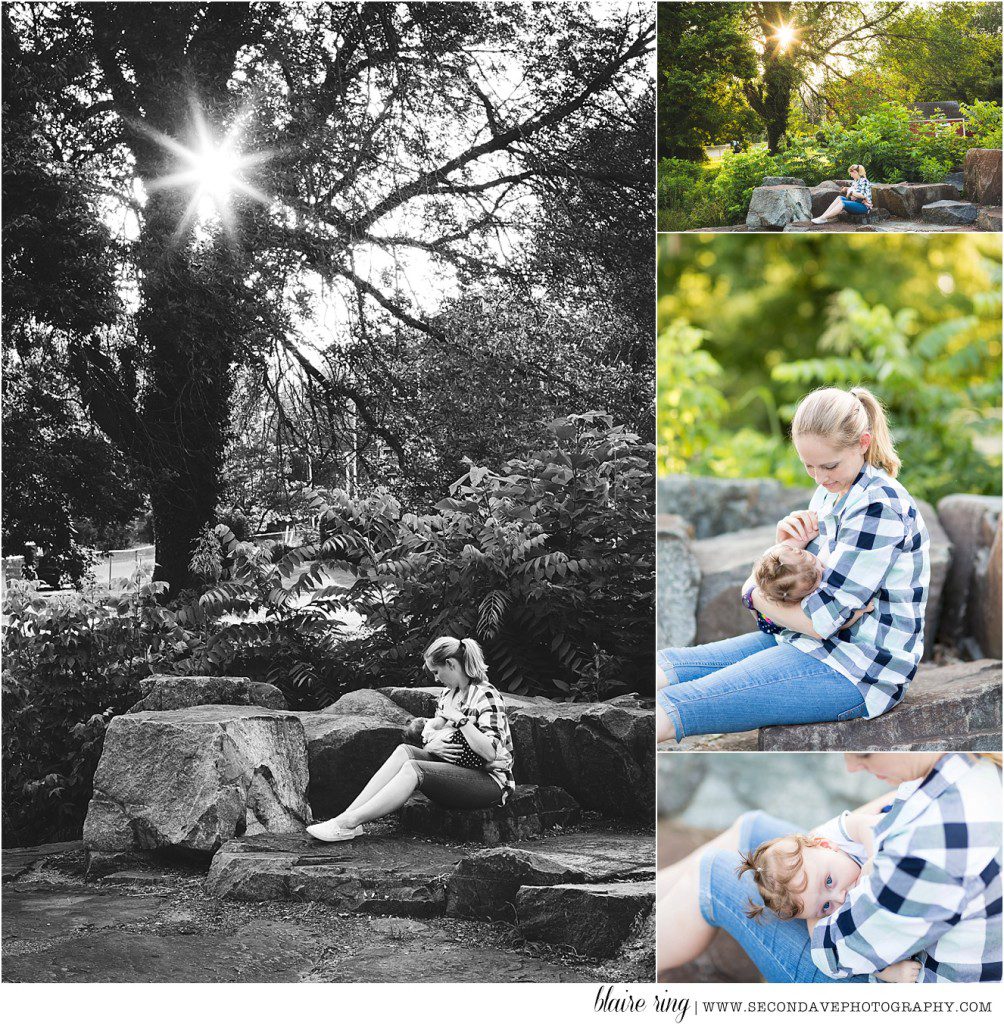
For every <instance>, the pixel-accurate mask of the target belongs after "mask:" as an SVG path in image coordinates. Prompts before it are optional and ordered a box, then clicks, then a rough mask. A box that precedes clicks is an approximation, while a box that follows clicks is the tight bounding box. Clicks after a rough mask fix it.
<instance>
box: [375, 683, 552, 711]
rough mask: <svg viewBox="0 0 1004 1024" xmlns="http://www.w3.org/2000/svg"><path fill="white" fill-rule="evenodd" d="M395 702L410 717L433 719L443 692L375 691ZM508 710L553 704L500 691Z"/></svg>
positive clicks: (393, 688)
mask: <svg viewBox="0 0 1004 1024" xmlns="http://www.w3.org/2000/svg"><path fill="white" fill-rule="evenodd" d="M374 692H376V693H379V694H382V695H383V696H384V697H386V698H387V699H388V700H391V701H393V702H394V703H395V704H397V705H398V707H401V708H403V709H404V710H405V711H406V712H408V714H409V715H414V716H415V717H416V718H431V717H432V716H433V714H434V713H435V711H436V701H437V700H438V699H439V695H440V694H441V693H442V692H443V688H442V687H441V686H381V687H380V688H379V689H377V690H376V691H374ZM499 695H500V696H501V697H502V699H503V700H504V701H505V705H506V707H507V708H527V707H536V706H538V705H543V704H553V703H554V701H553V700H551V698H550V697H537V696H526V695H524V694H517V693H506V691H505V690H499Z"/></svg>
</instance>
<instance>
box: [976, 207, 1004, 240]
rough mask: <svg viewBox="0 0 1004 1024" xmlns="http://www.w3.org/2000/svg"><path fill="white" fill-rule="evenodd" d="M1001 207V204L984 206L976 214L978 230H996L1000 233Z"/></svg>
mask: <svg viewBox="0 0 1004 1024" xmlns="http://www.w3.org/2000/svg"><path fill="white" fill-rule="evenodd" d="M1001 224H1002V221H1001V208H1000V207H999V206H983V207H980V212H979V213H978V214H977V215H976V230H977V231H994V232H997V233H998V234H999V233H1000V230H1001Z"/></svg>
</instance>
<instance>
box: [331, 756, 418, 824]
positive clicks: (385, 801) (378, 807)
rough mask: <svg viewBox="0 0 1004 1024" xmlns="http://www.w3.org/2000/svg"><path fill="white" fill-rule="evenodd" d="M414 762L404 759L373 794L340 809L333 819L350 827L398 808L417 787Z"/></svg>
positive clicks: (372, 819)
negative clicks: (346, 807) (352, 805)
mask: <svg viewBox="0 0 1004 1024" xmlns="http://www.w3.org/2000/svg"><path fill="white" fill-rule="evenodd" d="M415 764H416V762H414V761H405V763H404V764H402V765H401V766H400V767H399V768H398V770H397V773H396V774H395V775H394V777H393V778H392V779H391V780H390V781H389V782H388V783H387V784H386V785H385V786H384V787H383V788H382V789H381V790H380V791H379V792H378V793H377V794H376V795H375V796H372V797H370V799H369V800H367V801H366V802H365V803H362V804H359V805H357V806H356V807H355V808H354V809H352V810H346V811H342V813H341V814H339V815H338V817H337V818H336V819H335V820H336V821H337V822H338V824H339V825H340V826H341V827H342V828H346V829H351V828H355V827H356V826H357V825H365V824H366V822H368V821H375V820H376V819H377V818H382V817H383V816H384V815H385V814H390V813H391V811H396V810H399V809H400V808H401V807H403V806H404V805H405V804H406V803H407V802H408V798H409V797H410V796H411V795H412V793H414V792H415V790H416V789H418V772H417V771H416V770H415Z"/></svg>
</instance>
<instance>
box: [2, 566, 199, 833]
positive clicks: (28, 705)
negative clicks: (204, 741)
mask: <svg viewBox="0 0 1004 1024" xmlns="http://www.w3.org/2000/svg"><path fill="white" fill-rule="evenodd" d="M165 588H166V584H162V583H142V582H139V581H138V580H137V581H134V582H133V584H132V585H131V586H130V587H128V588H127V589H126V591H125V592H123V594H122V595H121V596H120V597H118V598H117V599H112V600H97V599H95V598H94V597H92V596H89V595H87V594H74V595H60V596H59V597H50V598H42V597H40V596H39V595H38V592H37V590H36V588H35V587H34V586H33V585H32V584H30V583H20V582H18V581H11V582H10V584H9V586H8V589H7V592H6V595H5V601H4V615H5V623H4V627H3V641H4V654H5V657H4V671H3V835H4V844H5V845H7V846H22V845H31V844H35V843H41V842H52V841H56V840H62V839H69V838H75V837H78V836H79V835H80V830H81V828H82V826H83V820H84V816H85V815H86V813H87V804H88V801H89V800H90V798H91V789H92V781H93V777H94V770H95V768H96V767H97V763H98V758H99V757H100V755H101V747H102V743H103V741H104V734H105V728H106V727H107V724H108V721H109V720H110V719H111V717H112V716H113V715H117V714H121V713H122V712H124V711H126V710H128V708H129V707H130V706H131V705H132V704H134V703H135V702H136V701H137V700H139V699H140V697H141V696H142V695H143V692H144V691H143V687H142V685H141V684H142V680H143V679H145V678H146V677H147V676H148V675H150V674H151V673H152V672H157V671H169V670H172V667H173V668H175V669H178V668H183V667H184V664H185V659H189V658H191V657H192V656H193V654H195V652H196V649H197V646H198V638H197V637H193V636H192V635H190V634H189V633H188V632H187V631H185V630H184V629H181V628H180V627H179V626H178V624H177V622H176V620H175V616H174V614H173V613H172V612H170V611H168V610H167V609H165V608H162V607H161V606H160V605H159V604H158V603H157V598H158V595H159V594H161V593H162V592H163V590H164V589H165Z"/></svg>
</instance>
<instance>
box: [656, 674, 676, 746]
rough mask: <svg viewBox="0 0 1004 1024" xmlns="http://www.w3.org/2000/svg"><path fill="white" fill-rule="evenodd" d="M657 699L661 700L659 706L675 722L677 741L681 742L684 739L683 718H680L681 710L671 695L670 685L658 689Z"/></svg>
mask: <svg viewBox="0 0 1004 1024" xmlns="http://www.w3.org/2000/svg"><path fill="white" fill-rule="evenodd" d="M655 699H656V700H657V701H658V702H659V707H661V708H662V710H663V711H665V712H666V714H667V715H669V720H670V721H671V722H672V723H673V731H674V732H675V733H676V742H677V743H679V742H680V740H682V739H683V719H682V718H680V712H679V710H678V709H677V706H676V705H675V704H674V703H673V701H672V699H671V698H670V696H669V687H668V686H664V687H663V688H662V689H661V690H657V691H656V694H655Z"/></svg>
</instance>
